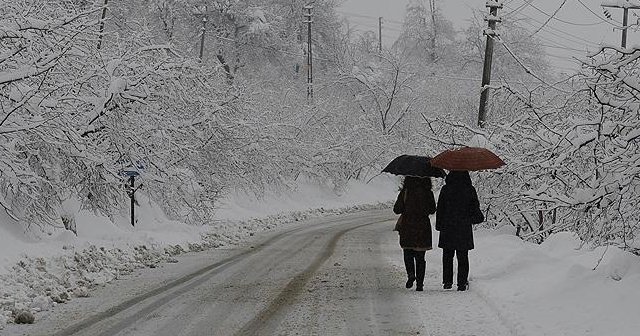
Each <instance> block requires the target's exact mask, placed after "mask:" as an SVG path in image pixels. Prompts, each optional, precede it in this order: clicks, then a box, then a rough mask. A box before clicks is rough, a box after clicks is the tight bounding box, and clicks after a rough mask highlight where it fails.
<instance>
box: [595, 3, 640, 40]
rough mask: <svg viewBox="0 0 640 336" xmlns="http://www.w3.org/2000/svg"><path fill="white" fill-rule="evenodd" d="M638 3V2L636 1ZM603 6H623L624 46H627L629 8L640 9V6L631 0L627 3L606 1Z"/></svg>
mask: <svg viewBox="0 0 640 336" xmlns="http://www.w3.org/2000/svg"><path fill="white" fill-rule="evenodd" d="M636 3H637V2H636ZM601 6H602V7H610V8H622V9H623V13H622V44H621V45H622V47H623V48H626V47H627V28H628V27H627V24H628V22H629V9H640V6H637V5H634V4H632V3H631V2H630V1H628V0H627V1H626V3H621V2H613V1H609V3H607V2H605V3H603V4H602V5H601Z"/></svg>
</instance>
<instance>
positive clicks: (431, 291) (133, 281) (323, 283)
mask: <svg viewBox="0 0 640 336" xmlns="http://www.w3.org/2000/svg"><path fill="white" fill-rule="evenodd" d="M392 226H393V219H392V218H391V217H390V213H389V211H388V210H385V211H369V212H365V213H360V214H350V215H343V216H332V217H329V218H325V219H315V220H310V221H305V222H302V223H300V224H299V225H296V226H294V227H289V228H288V229H286V230H284V231H279V232H277V233H273V232H272V233H270V234H269V235H268V236H267V235H265V236H261V237H256V239H255V241H253V243H252V244H251V245H249V246H245V247H243V248H240V249H227V250H223V249H217V250H212V251H207V252H202V253H198V254H197V255H194V254H191V255H189V256H185V257H182V259H181V261H180V263H178V264H168V265H163V266H162V267H161V268H158V269H152V270H145V271H144V272H142V273H140V274H139V275H138V277H136V278H133V277H132V278H130V279H125V280H120V281H118V282H116V283H114V284H109V285H107V286H106V287H104V288H101V289H99V290H97V291H95V292H93V293H92V298H89V299H85V300H84V301H83V300H76V301H72V302H71V303H69V304H67V305H65V306H63V307H59V309H56V311H54V312H53V313H52V314H50V315H49V316H46V317H45V318H44V319H43V320H42V321H40V322H39V323H37V324H36V325H34V326H31V327H28V328H26V329H22V331H21V334H24V335H95V336H97V335H102V336H107V335H109V336H112V335H171V336H176V335H185V336H186V335H448V336H451V335H511V334H513V333H512V332H511V330H512V329H513V328H509V326H508V324H507V323H505V321H504V320H503V319H501V318H500V317H499V314H498V313H497V312H495V311H494V310H492V309H491V308H490V307H491V306H492V305H491V304H490V303H488V302H487V301H486V299H483V298H481V297H480V296H479V295H477V294H476V293H474V291H473V289H472V290H471V291H469V292H456V291H445V290H442V289H441V286H440V282H441V278H440V269H441V266H440V264H439V262H438V261H437V260H434V259H436V258H434V256H435V253H432V254H431V256H430V257H428V264H427V278H426V280H425V291H424V292H416V291H415V290H408V289H405V288H404V269H403V266H402V252H401V250H400V248H399V246H398V244H397V233H395V232H393V231H391V227H392ZM5 331H9V330H5ZM14 331H17V329H16V330H14Z"/></svg>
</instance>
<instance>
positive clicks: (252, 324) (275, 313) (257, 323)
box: [234, 219, 389, 336]
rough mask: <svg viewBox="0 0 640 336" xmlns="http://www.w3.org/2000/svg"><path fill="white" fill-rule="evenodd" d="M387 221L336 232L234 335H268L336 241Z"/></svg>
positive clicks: (334, 245) (333, 249) (330, 253)
mask: <svg viewBox="0 0 640 336" xmlns="http://www.w3.org/2000/svg"><path fill="white" fill-rule="evenodd" d="M388 221H389V220H388V219H385V220H381V221H376V222H370V223H365V224H360V225H357V226H354V227H351V228H348V229H345V230H341V231H338V232H337V233H336V234H335V235H334V236H333V238H332V239H331V240H330V241H329V242H328V244H327V247H326V248H325V249H324V251H323V253H322V254H320V255H319V256H318V258H317V259H316V260H314V262H313V263H311V265H309V267H307V268H306V269H305V270H304V271H303V272H301V273H299V274H298V275H296V276H295V277H294V278H293V279H292V280H291V281H290V282H289V283H288V284H287V286H286V287H285V288H284V290H283V291H282V292H281V293H280V295H278V296H277V297H276V298H275V299H274V300H273V301H271V303H270V304H269V305H268V306H267V307H266V308H265V309H263V310H262V311H261V312H260V313H258V315H256V316H255V317H254V318H253V319H251V320H250V321H249V322H248V323H246V324H245V325H244V327H242V329H240V330H239V331H238V332H236V333H235V334H234V335H239V336H240V335H258V334H260V335H268V334H270V331H272V330H275V329H276V328H277V327H278V325H279V324H280V321H281V320H282V318H283V317H284V316H282V315H283V314H282V310H283V309H284V308H286V307H288V306H289V305H290V304H291V303H292V302H293V301H294V300H295V299H296V297H297V296H298V295H299V294H300V292H301V291H302V289H303V288H304V287H305V286H306V284H307V283H308V282H309V280H311V278H312V277H313V276H314V275H315V273H316V272H317V271H318V269H319V268H320V267H321V266H322V265H323V264H324V263H325V262H326V261H327V259H329V258H330V257H331V256H332V255H333V254H334V252H335V249H336V246H337V244H338V241H339V240H340V238H342V236H344V235H345V234H346V233H348V232H349V231H352V230H355V229H358V228H361V227H363V226H368V225H373V224H378V223H383V222H388Z"/></svg>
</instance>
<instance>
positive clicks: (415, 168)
mask: <svg viewBox="0 0 640 336" xmlns="http://www.w3.org/2000/svg"><path fill="white" fill-rule="evenodd" d="M430 160H431V158H430V157H428V156H418V155H400V156H398V157H397V158H395V159H393V161H391V162H390V163H389V164H388V165H387V166H386V167H385V168H384V169H383V170H382V171H383V172H385V173H391V174H394V175H405V176H417V177H445V176H447V174H446V173H445V172H444V170H443V169H441V168H436V167H433V166H432V165H431V163H429V161H430Z"/></svg>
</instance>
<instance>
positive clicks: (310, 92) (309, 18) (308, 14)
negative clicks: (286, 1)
mask: <svg viewBox="0 0 640 336" xmlns="http://www.w3.org/2000/svg"><path fill="white" fill-rule="evenodd" d="M303 8H304V9H305V10H306V11H307V12H306V13H304V14H303V15H304V16H305V20H304V21H302V22H303V23H306V24H307V100H308V101H309V102H313V51H312V48H311V45H312V43H311V23H312V22H313V20H312V16H313V14H312V13H311V10H312V9H313V6H311V5H307V6H304V7H303Z"/></svg>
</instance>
